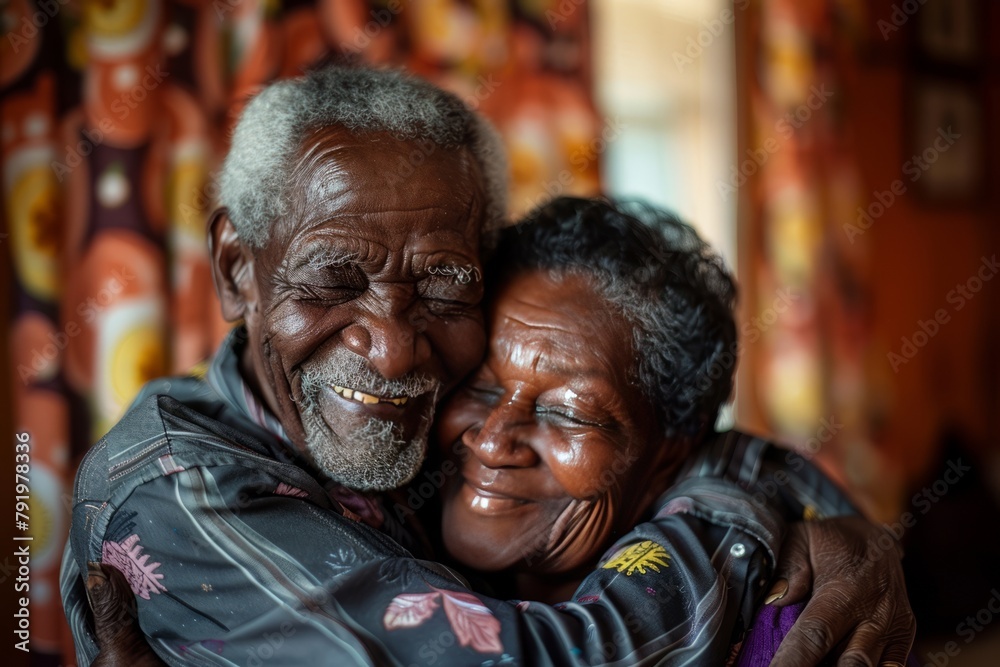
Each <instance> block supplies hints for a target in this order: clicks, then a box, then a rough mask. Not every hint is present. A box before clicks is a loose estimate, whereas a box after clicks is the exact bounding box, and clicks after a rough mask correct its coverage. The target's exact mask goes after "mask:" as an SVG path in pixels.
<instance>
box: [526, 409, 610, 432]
mask: <svg viewBox="0 0 1000 667" xmlns="http://www.w3.org/2000/svg"><path fill="white" fill-rule="evenodd" d="M535 414H536V415H539V416H540V417H542V418H543V419H545V420H547V421H550V422H553V423H556V424H558V425H560V426H564V427H569V428H610V427H611V426H612V424H611V423H610V422H609V421H607V420H604V419H603V418H599V417H595V416H592V415H589V414H587V413H585V412H582V411H581V410H579V409H577V408H574V407H572V406H568V405H536V406H535Z"/></svg>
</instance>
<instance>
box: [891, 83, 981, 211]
mask: <svg viewBox="0 0 1000 667" xmlns="http://www.w3.org/2000/svg"><path fill="white" fill-rule="evenodd" d="M910 104H911V107H910V108H911V114H912V123H911V127H910V131H909V135H910V136H909V138H908V141H907V142H906V145H907V155H906V157H905V162H904V163H903V168H902V178H903V181H904V183H905V184H906V185H907V187H910V184H911V183H912V184H913V187H914V189H915V190H917V191H918V192H919V193H920V194H921V195H922V196H923V198H925V199H926V200H927V201H930V202H932V203H934V202H937V203H949V204H975V203H977V202H978V201H979V199H980V197H981V196H982V194H983V188H984V185H985V175H986V151H985V148H986V146H987V137H986V126H985V109H984V104H983V95H982V91H981V88H980V87H979V86H977V85H975V84H973V83H965V82H961V81H955V80H948V79H937V78H928V77H923V78H919V79H916V80H915V82H914V84H913V90H912V93H911V96H910Z"/></svg>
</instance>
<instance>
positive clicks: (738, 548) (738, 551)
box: [729, 542, 747, 558]
mask: <svg viewBox="0 0 1000 667" xmlns="http://www.w3.org/2000/svg"><path fill="white" fill-rule="evenodd" d="M729 553H731V554H732V555H733V556H734V557H735V558H743V556H745V555H746V553H747V548H746V547H745V546H743V544H742V543H741V542H737V543H736V544H734V545H733V546H732V548H731V549H730V550H729Z"/></svg>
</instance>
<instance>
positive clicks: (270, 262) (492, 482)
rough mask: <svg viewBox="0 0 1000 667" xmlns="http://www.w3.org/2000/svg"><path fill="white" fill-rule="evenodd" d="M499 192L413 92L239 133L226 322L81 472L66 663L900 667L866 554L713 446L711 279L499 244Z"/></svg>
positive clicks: (561, 226)
mask: <svg viewBox="0 0 1000 667" xmlns="http://www.w3.org/2000/svg"><path fill="white" fill-rule="evenodd" d="M505 173H506V166H505V163H504V160H503V152H502V149H501V147H500V143H499V141H498V139H497V137H496V135H495V133H494V132H493V130H492V129H491V128H490V127H489V126H488V124H487V123H486V122H485V121H483V120H482V119H481V118H479V117H478V116H476V115H475V114H474V113H472V112H471V111H469V110H467V109H466V108H465V107H464V106H463V105H462V103H461V102H460V101H459V100H458V99H457V98H455V97H453V96H452V95H449V94H447V93H445V92H443V91H441V90H439V89H437V88H435V87H433V86H432V85H430V84H428V83H426V82H423V81H420V80H418V79H414V78H410V77H408V76H406V75H404V74H401V73H399V72H393V71H376V70H370V69H363V68H326V69H322V70H318V71H315V72H312V73H310V74H309V75H307V76H306V77H304V78H302V79H296V80H286V81H281V82H279V83H276V84H273V85H271V86H269V87H268V88H266V89H264V90H263V91H262V92H261V93H260V94H259V95H257V96H256V97H255V98H254V99H253V100H252V101H251V102H250V103H249V104H248V106H247V107H246V109H245V110H244V112H243V115H242V117H241V119H240V121H239V124H238V125H237V128H236V132H235V134H234V137H233V142H232V147H231V149H230V152H229V154H228V156H227V158H226V161H225V164H224V166H223V170H222V175H221V186H222V190H221V204H222V206H223V207H222V208H220V209H219V210H218V211H216V212H215V214H214V215H213V217H212V218H211V221H210V223H209V246H210V254H211V261H212V270H213V277H214V282H215V287H216V290H217V292H218V295H219V299H220V302H221V304H222V310H223V314H224V315H225V317H226V318H227V319H229V320H231V321H234V322H237V323H238V324H237V326H236V327H235V328H234V329H233V331H232V333H231V334H230V335H229V336H228V337H227V339H226V340H225V341H224V342H223V344H222V345H221V346H220V348H219V350H218V351H217V352H216V354H215V356H214V357H213V359H212V360H211V361H210V363H209V364H208V365H207V366H206V367H204V368H202V369H200V370H198V371H197V372H194V373H192V374H191V375H189V376H186V377H181V378H170V379H169V380H167V379H163V380H156V381H153V382H151V383H150V384H149V385H147V386H146V387H145V388H144V389H143V391H142V393H141V394H140V396H139V397H138V398H137V399H136V401H135V403H134V404H133V405H132V407H131V408H130V409H129V411H128V412H127V413H126V414H125V416H124V417H122V419H121V421H120V422H119V423H118V424H117V425H116V426H115V427H114V428H113V429H112V430H111V431H110V432H109V433H108V434H107V435H106V436H105V437H104V438H102V439H101V441H100V442H99V443H97V444H96V445H95V446H94V447H93V449H92V450H91V452H90V453H89V454H88V455H87V457H86V459H85V460H84V462H83V464H82V465H81V467H80V470H79V472H78V475H77V481H76V485H75V489H74V508H73V519H72V528H71V533H70V541H69V544H68V545H67V551H66V557H65V560H64V564H63V575H62V581H61V584H62V595H63V601H64V605H65V608H66V612H67V615H68V618H69V620H70V625H71V628H72V631H73V634H74V638H75V640H76V646H77V653H78V656H77V657H78V660H79V663H80V664H81V665H89V664H100V665H110V664H125V663H128V664H129V665H131V667H139V666H141V665H153V664H169V665H186V664H195V665H233V664H237V665H258V666H259V665H286V666H288V665H355V664H357V665H368V664H374V665H431V664H435V665H476V666H480V665H482V666H493V665H595V664H618V665H638V664H643V665H647V664H648V665H652V664H669V665H722V664H727V663H729V664H740V665H758V664H767V663H768V662H769V661H771V659H772V658H774V661H775V664H783V665H811V664H819V663H820V661H821V660H823V659H827V658H828V656H829V658H828V659H833V660H839V662H837V664H840V665H894V664H902V663H903V662H904V661H905V660H906V656H907V652H908V650H909V646H910V643H911V642H912V638H913V632H914V628H913V617H912V614H911V613H910V609H909V606H908V604H907V601H906V593H905V588H904V586H903V582H902V575H901V568H900V565H899V562H898V559H899V555H898V554H897V553H895V552H892V553H879V552H876V551H872V549H871V544H873V543H874V542H873V541H872V540H871V538H872V536H874V535H879V530H880V529H878V528H876V527H875V526H873V525H871V524H869V523H867V522H866V521H865V520H864V519H862V518H860V517H858V516H856V514H855V512H854V510H853V509H852V508H851V506H850V503H849V502H848V501H847V500H846V498H845V497H844V496H843V495H842V493H841V492H840V491H839V490H838V489H837V488H836V487H835V486H834V485H833V484H831V483H830V482H829V481H828V480H826V479H825V478H824V477H823V476H822V475H821V474H820V473H819V472H818V471H817V470H816V469H815V468H814V467H812V466H811V465H810V464H808V463H807V462H805V461H804V460H802V459H801V458H798V457H796V456H794V455H788V454H787V453H786V452H785V451H783V450H778V449H776V448H774V447H773V446H772V445H770V444H769V443H767V442H765V441H763V440H761V439H758V438H754V437H751V436H748V435H744V434H740V433H737V432H729V433H722V434H718V433H715V432H714V429H713V425H714V424H715V421H716V417H717V415H718V412H719V409H720V407H721V406H722V405H723V404H724V403H725V402H726V400H727V399H728V397H729V395H730V393H731V390H732V381H733V371H734V368H733V366H734V362H733V360H732V357H731V355H730V354H729V353H730V350H731V349H733V348H734V342H735V341H736V327H735V323H734V316H733V303H734V300H735V288H734V285H733V281H732V278H731V277H730V275H729V274H728V272H727V271H726V269H725V267H724V266H723V264H722V262H721V260H720V259H719V258H718V257H717V256H716V255H715V254H714V253H713V252H712V251H711V249H710V248H708V247H707V246H706V244H705V243H704V242H703V241H701V239H699V238H698V236H697V234H696V233H695V232H694V231H693V230H692V229H691V228H690V227H688V226H686V225H685V224H683V223H681V222H679V221H678V220H676V219H675V218H673V217H672V216H670V215H668V214H666V213H664V212H661V211H657V210H655V209H651V208H647V207H641V206H637V205H624V204H619V203H615V202H611V201H606V200H584V199H572V198H561V199H557V200H554V201H552V202H550V203H549V204H547V205H545V206H542V207H541V208H539V209H537V210H536V211H534V212H533V213H532V214H530V215H529V216H528V218H527V219H525V220H523V221H521V222H519V223H518V224H517V225H513V226H510V225H507V224H506V223H505V218H506V213H505V201H504V199H505V196H506V181H505ZM404 174H405V175H404ZM421 471H422V472H421ZM427 479H433V480H435V481H436V482H438V483H440V485H441V489H440V491H437V492H436V493H435V494H433V495H432V497H431V499H430V502H427V503H414V502H412V499H413V498H415V497H420V498H423V497H424V496H426V495H430V494H427V493H424V492H423V491H424V490H425V489H426V488H428V487H427V485H426V481H425V480H427ZM411 481H414V483H415V484H417V483H420V482H423V483H424V486H423V487H421V493H418V494H414V493H412V492H410V491H412V489H407V487H406V485H407V484H408V483H410V482H411ZM762 489H767V490H769V491H770V493H765V492H764V491H762ZM775 489H777V491H775ZM415 510H419V511H415ZM804 517H809V518H811V519H814V520H810V521H803V518H804ZM470 582H471V583H470ZM807 599H808V601H807ZM788 603H799V604H796V605H792V606H788ZM802 603H805V604H804V605H803V604H802ZM133 607H134V609H135V612H134V614H130V613H123V612H124V611H126V610H129V609H131V608H133ZM796 619H797V620H796ZM793 621H794V625H793V624H792V623H793ZM789 628H790V629H789ZM775 654H776V655H775Z"/></svg>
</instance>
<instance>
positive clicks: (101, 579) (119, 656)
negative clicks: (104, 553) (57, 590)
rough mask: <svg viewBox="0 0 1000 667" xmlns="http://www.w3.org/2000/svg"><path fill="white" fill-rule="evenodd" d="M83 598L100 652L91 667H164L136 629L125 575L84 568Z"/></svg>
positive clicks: (95, 566) (90, 566)
mask: <svg viewBox="0 0 1000 667" xmlns="http://www.w3.org/2000/svg"><path fill="white" fill-rule="evenodd" d="M87 597H88V598H89V599H90V608H91V610H92V611H93V613H94V633H95V634H96V635H97V645H98V646H99V647H100V649H101V652H100V653H98V654H97V658H95V659H94V662H93V663H91V667H164V666H165V665H166V664H167V663H165V662H163V661H162V660H160V658H159V657H158V656H157V655H156V653H154V652H153V649H152V648H151V647H150V645H149V643H148V642H146V635H144V634H143V633H142V629H141V628H140V627H139V618H138V614H137V612H136V608H135V596H134V595H132V589H131V588H129V585H128V582H127V581H126V580H125V575H123V574H122V573H121V572H119V571H118V570H117V569H115V568H113V567H111V566H110V565H104V564H101V563H88V564H87Z"/></svg>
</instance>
